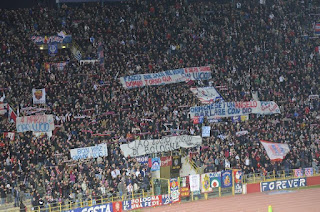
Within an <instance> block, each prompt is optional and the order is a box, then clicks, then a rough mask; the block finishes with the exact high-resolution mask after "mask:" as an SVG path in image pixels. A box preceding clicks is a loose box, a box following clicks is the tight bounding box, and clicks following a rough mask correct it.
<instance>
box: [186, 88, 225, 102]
mask: <svg viewBox="0 0 320 212" xmlns="http://www.w3.org/2000/svg"><path fill="white" fill-rule="evenodd" d="M190 90H191V91H192V93H193V94H194V95H196V96H197V97H198V99H199V100H200V102H201V103H202V104H210V103H213V102H215V101H217V100H219V99H221V100H223V98H222V97H221V95H220V94H219V93H218V91H217V90H216V89H215V88H214V87H203V88H190Z"/></svg>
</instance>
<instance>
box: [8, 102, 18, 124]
mask: <svg viewBox="0 0 320 212" xmlns="http://www.w3.org/2000/svg"><path fill="white" fill-rule="evenodd" d="M8 107H9V113H8V119H9V120H10V121H11V120H13V121H14V122H16V120H17V114H16V113H15V112H14V111H13V109H12V108H11V107H10V105H8Z"/></svg>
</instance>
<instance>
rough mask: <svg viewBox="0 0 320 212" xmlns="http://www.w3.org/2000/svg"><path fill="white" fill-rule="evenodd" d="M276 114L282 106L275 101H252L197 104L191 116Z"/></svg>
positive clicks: (215, 116) (192, 109) (216, 116)
mask: <svg viewBox="0 0 320 212" xmlns="http://www.w3.org/2000/svg"><path fill="white" fill-rule="evenodd" d="M251 113H254V114H275V113H280V108H279V106H278V105H277V104H276V103H275V102H263V101H250V102H223V101H222V102H215V103H212V104H210V105H204V106H195V107H191V108H190V117H191V118H194V117H208V118H220V117H232V116H242V115H248V114H251Z"/></svg>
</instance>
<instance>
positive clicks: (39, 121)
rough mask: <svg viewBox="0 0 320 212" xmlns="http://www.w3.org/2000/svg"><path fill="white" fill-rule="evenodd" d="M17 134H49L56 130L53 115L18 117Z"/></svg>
mask: <svg viewBox="0 0 320 212" xmlns="http://www.w3.org/2000/svg"><path fill="white" fill-rule="evenodd" d="M16 127H17V132H27V131H32V132H49V131H53V130H54V120H53V115H37V116H23V117H17V122H16Z"/></svg>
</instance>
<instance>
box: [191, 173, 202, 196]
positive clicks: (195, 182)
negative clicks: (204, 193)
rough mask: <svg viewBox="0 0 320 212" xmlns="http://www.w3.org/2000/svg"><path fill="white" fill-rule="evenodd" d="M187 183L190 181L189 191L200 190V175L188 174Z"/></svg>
mask: <svg viewBox="0 0 320 212" xmlns="http://www.w3.org/2000/svg"><path fill="white" fill-rule="evenodd" d="M189 183H190V191H191V192H194V191H200V175H199V174H196V175H190V176H189Z"/></svg>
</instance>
